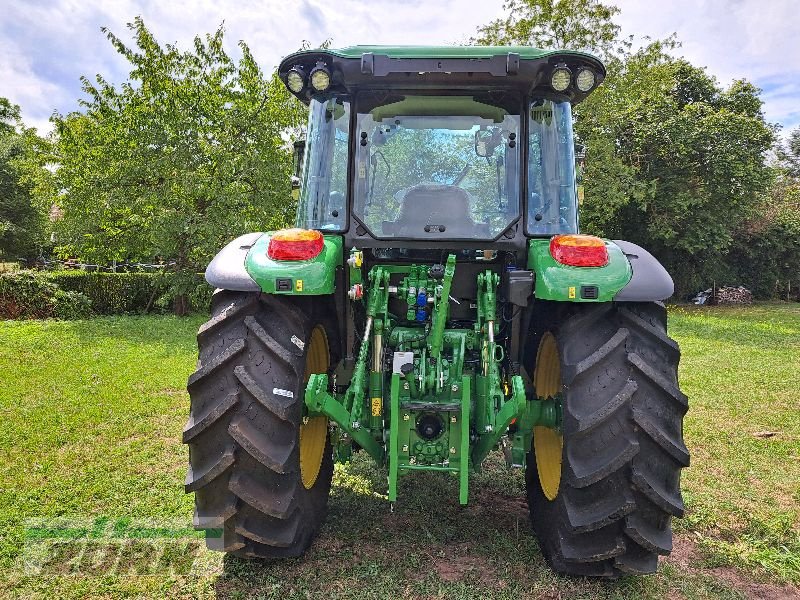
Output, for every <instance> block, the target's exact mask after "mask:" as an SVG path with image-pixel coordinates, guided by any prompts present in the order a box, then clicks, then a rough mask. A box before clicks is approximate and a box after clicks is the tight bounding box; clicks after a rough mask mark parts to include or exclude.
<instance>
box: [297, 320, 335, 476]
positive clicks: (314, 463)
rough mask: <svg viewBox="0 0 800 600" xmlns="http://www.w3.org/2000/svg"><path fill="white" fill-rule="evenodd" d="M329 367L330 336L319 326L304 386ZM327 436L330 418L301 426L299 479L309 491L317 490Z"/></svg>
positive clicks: (310, 420)
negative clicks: (314, 488) (312, 377)
mask: <svg viewBox="0 0 800 600" xmlns="http://www.w3.org/2000/svg"><path fill="white" fill-rule="evenodd" d="M329 367H330V354H329V352H328V336H326V335H325V330H324V329H323V328H322V327H321V326H319V325H317V326H316V327H315V328H314V329H313V331H312V332H311V339H310V340H309V342H308V353H307V354H306V373H305V379H304V385H305V384H306V383H308V379H309V377H311V376H312V375H315V374H317V373H327V372H328V368H329ZM327 437H328V417H324V416H322V417H310V418H308V419H304V422H303V423H302V424H301V425H300V478H301V479H302V480H303V486H304V487H305V488H306V489H307V490H308V489H311V488H312V487H314V484H315V483H316V481H317V477H319V469H320V466H322V455H323V454H324V453H325V440H326V439H327Z"/></svg>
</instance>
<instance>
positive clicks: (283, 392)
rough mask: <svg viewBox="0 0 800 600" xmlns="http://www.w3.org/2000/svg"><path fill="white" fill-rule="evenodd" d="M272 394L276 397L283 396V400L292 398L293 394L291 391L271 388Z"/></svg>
mask: <svg viewBox="0 0 800 600" xmlns="http://www.w3.org/2000/svg"><path fill="white" fill-rule="evenodd" d="M272 393H273V394H275V395H276V396H283V397H284V398H294V392H292V391H291V390H282V389H281V388H272Z"/></svg>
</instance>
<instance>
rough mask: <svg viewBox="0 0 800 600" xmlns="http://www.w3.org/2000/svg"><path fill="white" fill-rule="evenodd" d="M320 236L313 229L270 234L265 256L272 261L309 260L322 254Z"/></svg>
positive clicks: (286, 230) (287, 230)
mask: <svg viewBox="0 0 800 600" xmlns="http://www.w3.org/2000/svg"><path fill="white" fill-rule="evenodd" d="M324 245H325V242H324V240H323V238H322V234H321V233H320V232H319V231H314V230H313V229H283V230H281V231H276V232H275V233H274V234H272V237H271V238H270V240H269V246H267V256H269V257H270V258H271V259H272V260H310V259H312V258H315V257H316V256H318V255H319V253H320V252H322V247H323V246H324Z"/></svg>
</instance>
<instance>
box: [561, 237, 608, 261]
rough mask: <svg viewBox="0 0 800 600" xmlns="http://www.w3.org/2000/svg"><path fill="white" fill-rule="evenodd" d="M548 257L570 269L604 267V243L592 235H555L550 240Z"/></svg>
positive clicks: (606, 256) (606, 259)
mask: <svg viewBox="0 0 800 600" xmlns="http://www.w3.org/2000/svg"><path fill="white" fill-rule="evenodd" d="M550 255H551V256H552V257H553V258H554V259H555V260H556V261H558V262H560V263H561V264H562V265H568V266H570V267H605V266H606V265H607V264H608V250H606V243H605V242H604V241H603V240H601V239H600V238H599V237H595V236H593V235H577V234H571V235H557V236H555V237H553V239H552V240H550Z"/></svg>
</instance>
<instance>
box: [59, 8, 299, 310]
mask: <svg viewBox="0 0 800 600" xmlns="http://www.w3.org/2000/svg"><path fill="white" fill-rule="evenodd" d="M129 29H130V31H131V33H132V35H133V40H134V44H133V45H132V46H128V45H126V43H125V42H123V40H122V39H121V38H120V37H118V36H116V35H115V34H113V33H112V32H110V31H108V30H105V29H104V32H105V33H106V35H107V37H108V39H109V41H110V42H111V44H112V45H113V46H114V48H115V49H116V50H117V52H119V54H121V55H122V56H123V57H125V58H126V59H127V60H128V62H129V63H130V64H131V71H130V74H129V80H128V81H126V82H125V83H123V84H122V85H119V86H115V85H112V84H111V83H110V82H108V81H107V80H106V79H105V78H104V77H102V76H101V75H98V76H97V77H96V79H95V82H92V81H90V80H89V79H87V78H85V77H84V78H82V82H83V91H84V92H85V93H86V94H87V96H88V98H87V99H85V100H83V101H82V102H81V104H82V107H83V110H82V111H81V112H74V113H71V114H68V115H66V116H61V115H56V116H55V117H54V122H55V125H56V132H57V139H56V141H55V144H54V146H53V155H52V157H51V160H52V161H53V162H55V163H56V164H57V165H58V169H57V172H56V178H57V186H56V188H55V189H58V190H59V194H58V195H57V197H56V198H55V199H54V200H55V202H56V203H57V205H58V206H59V207H60V208H61V209H62V211H63V219H61V220H60V222H59V223H58V228H57V233H58V243H59V251H60V252H61V254H63V255H71V256H79V257H81V258H83V259H87V260H91V261H111V260H115V259H116V260H128V259H133V260H153V259H156V258H163V259H165V260H170V259H171V260H174V261H175V262H176V265H175V269H176V270H177V271H179V272H184V271H185V272H191V271H196V270H198V269H201V268H203V267H204V266H205V265H206V264H207V262H208V260H210V258H211V257H212V256H213V254H214V253H215V252H216V251H218V250H219V248H220V247H221V246H222V245H223V244H224V243H225V242H227V241H228V240H230V239H231V238H232V237H234V236H235V235H238V234H241V233H244V232H247V231H258V230H265V229H268V228H270V227H278V226H282V225H284V224H285V223H286V221H287V219H288V218H289V215H290V213H291V211H292V210H293V206H292V200H291V189H290V174H291V152H290V150H289V144H287V142H286V140H285V139H284V133H285V132H286V131H287V130H289V129H290V128H292V127H297V126H298V124H299V123H300V122H301V121H302V119H303V118H304V111H303V109H302V107H301V106H300V105H299V103H297V102H296V101H295V100H294V99H292V98H291V97H290V96H289V94H288V92H286V90H285V88H284V87H283V85H282V84H281V82H280V81H279V79H278V78H277V75H273V76H272V77H271V78H265V77H264V74H263V73H262V71H261V69H260V68H259V67H258V65H257V63H256V61H255V60H254V58H253V56H252V54H251V53H250V50H249V48H248V47H247V45H246V44H244V43H243V42H240V43H239V50H240V52H241V58H240V59H239V60H238V61H237V60H234V59H233V58H232V57H231V56H230V55H229V54H228V53H227V52H226V50H225V48H224V44H223V39H224V32H223V29H222V28H220V29H218V30H217V31H216V32H215V33H214V34H209V35H206V36H205V37H196V38H195V39H194V45H193V48H192V50H190V51H187V50H181V49H179V48H178V47H176V46H174V45H171V44H166V45H161V44H159V42H158V41H157V40H156V39H155V38H154V37H153V35H152V34H151V32H150V31H149V30H148V29H147V27H146V26H145V24H144V22H143V21H142V20H141V18H137V19H136V20H135V22H134V23H132V24H129ZM178 291H180V290H178ZM184 291H185V290H184ZM180 308H181V307H178V310H180Z"/></svg>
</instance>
